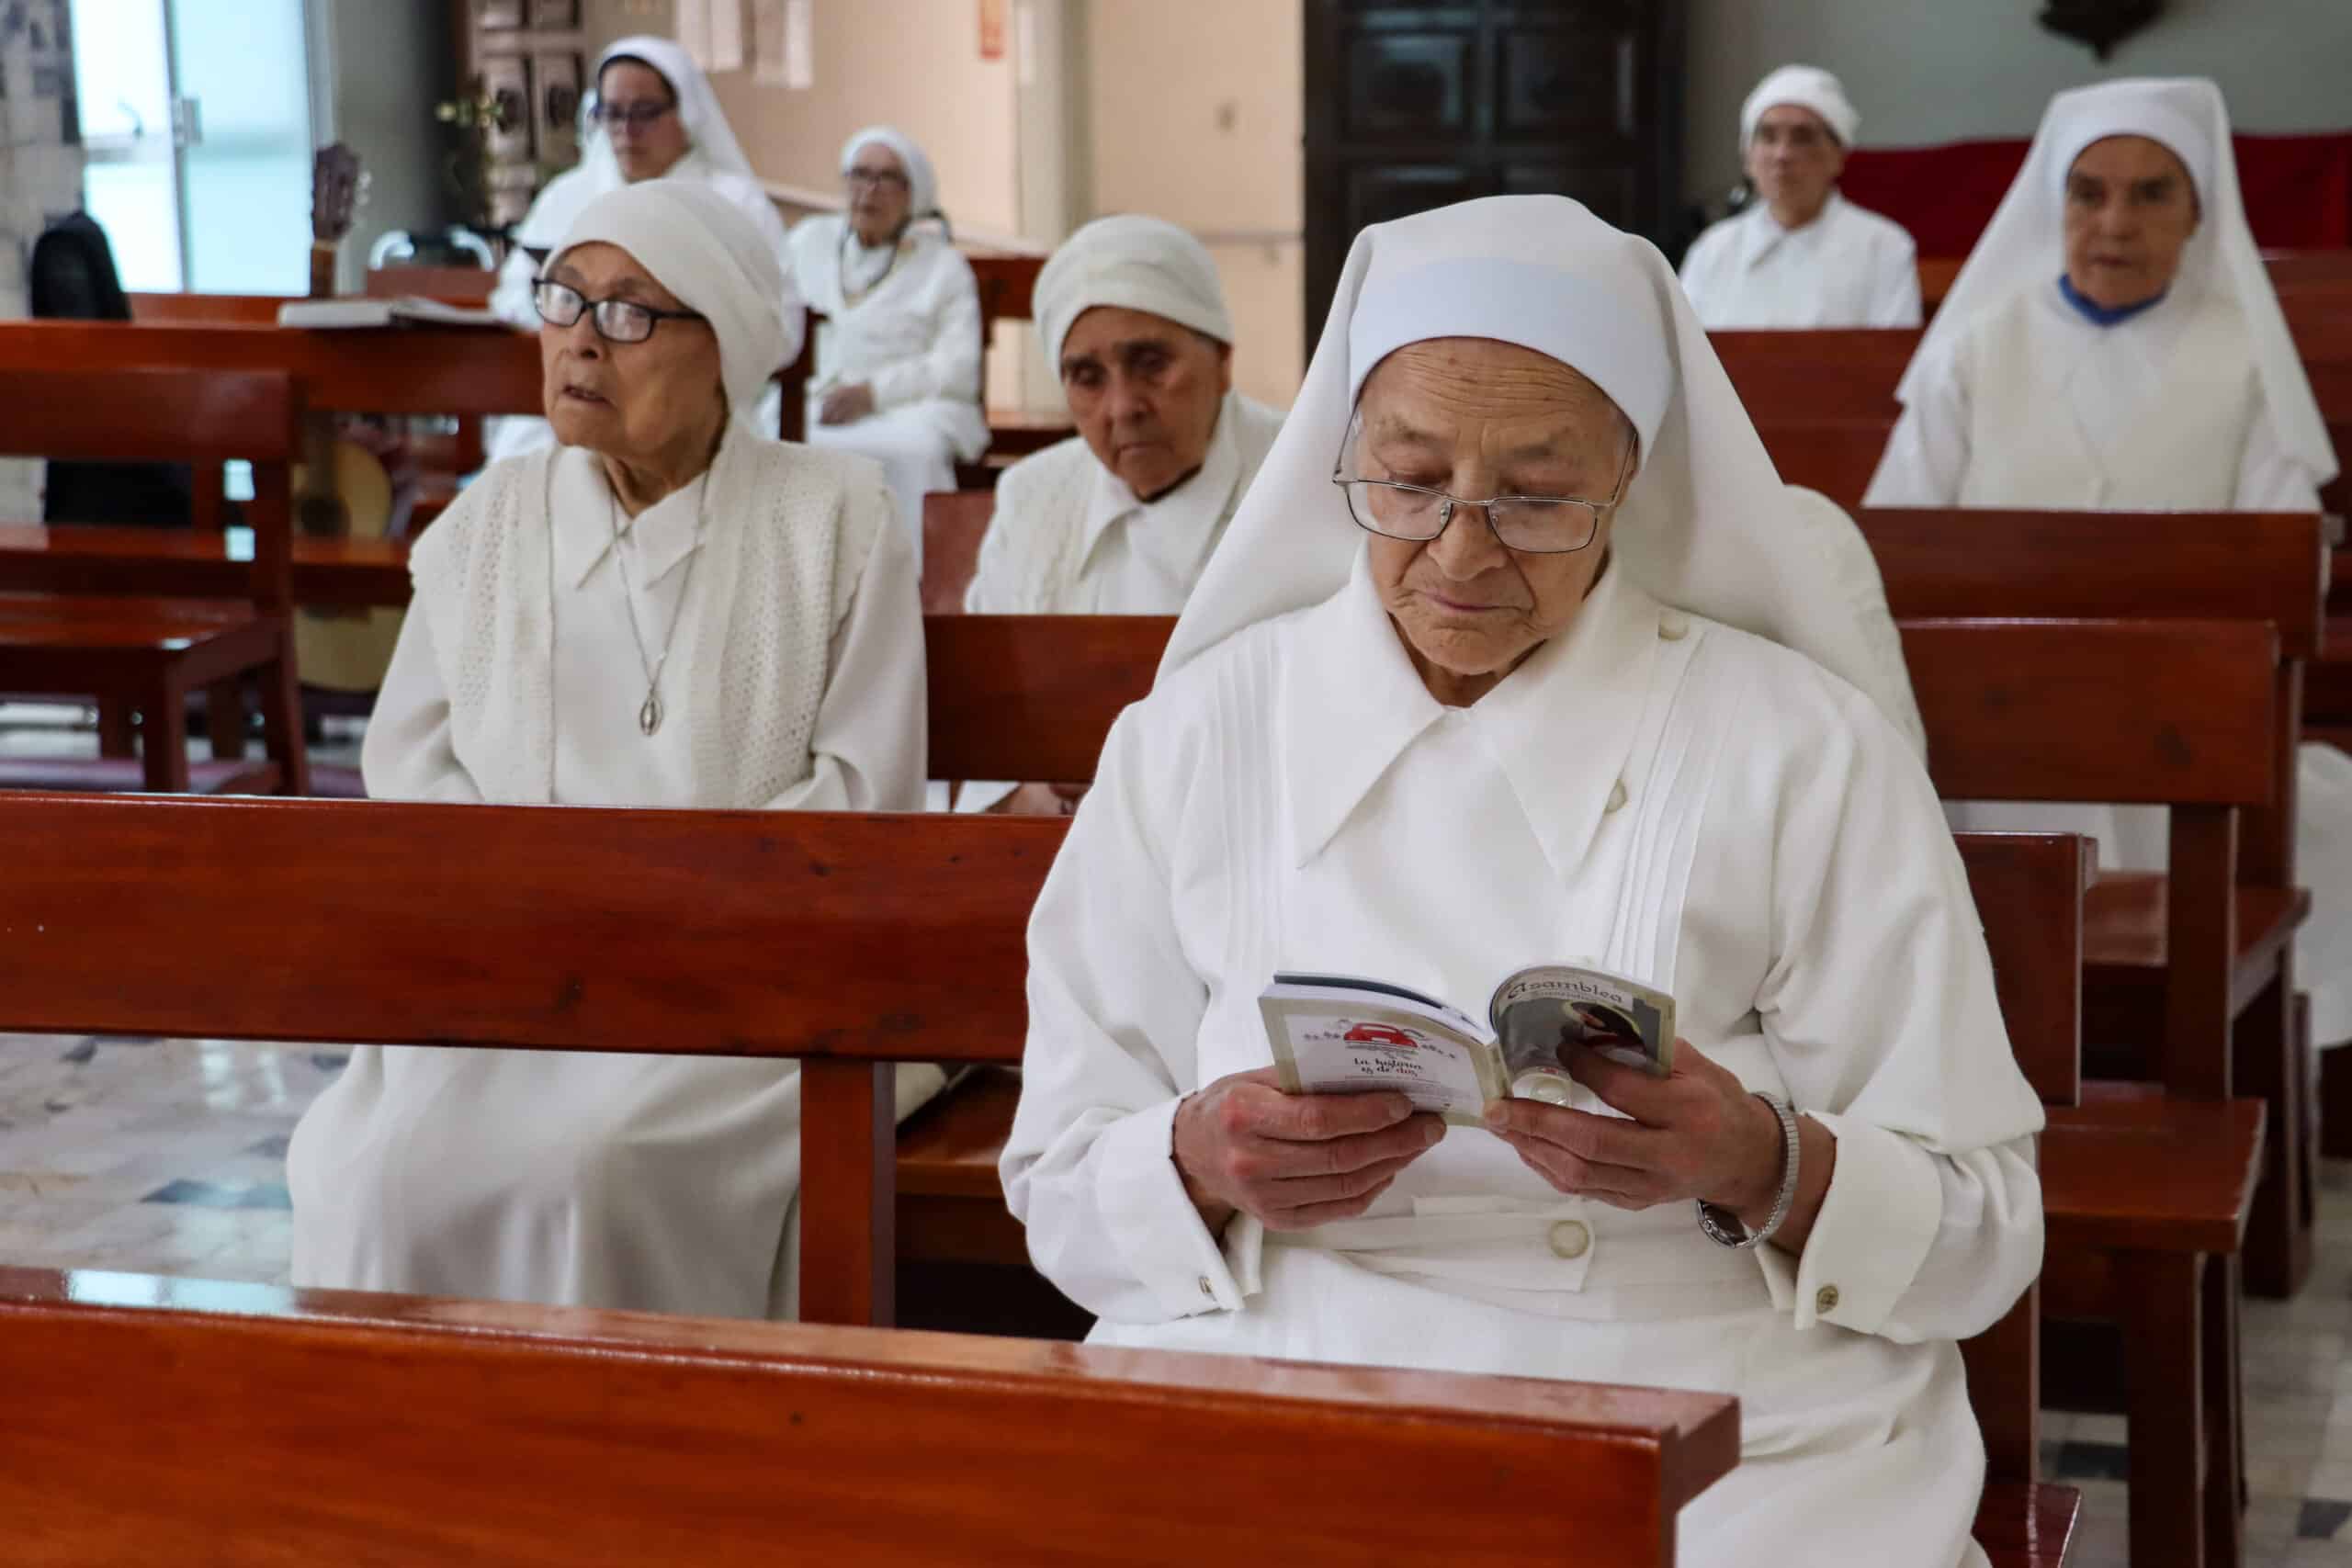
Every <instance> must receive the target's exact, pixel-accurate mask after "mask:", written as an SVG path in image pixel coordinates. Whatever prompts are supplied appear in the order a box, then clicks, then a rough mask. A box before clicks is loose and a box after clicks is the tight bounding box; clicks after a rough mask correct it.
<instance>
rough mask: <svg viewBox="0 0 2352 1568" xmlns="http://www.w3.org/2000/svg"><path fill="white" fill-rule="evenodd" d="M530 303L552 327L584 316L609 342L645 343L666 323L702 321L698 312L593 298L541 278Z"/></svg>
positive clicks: (705, 318)
mask: <svg viewBox="0 0 2352 1568" xmlns="http://www.w3.org/2000/svg"><path fill="white" fill-rule="evenodd" d="M531 303H532V305H533V306H535V307H536V308H537V310H538V312H539V320H541V321H545V322H546V323H547V324H548V325H549V326H551V327H569V326H572V325H575V324H576V323H577V322H578V321H579V320H580V318H581V317H582V315H586V316H587V317H588V319H589V320H590V321H592V322H593V323H594V326H595V328H596V335H597V336H598V337H600V338H603V339H604V340H605V342H606V343H643V342H644V341H645V340H646V339H647V338H650V337H651V336H652V335H653V329H654V328H655V327H656V326H658V325H660V324H661V323H662V322H663V321H706V320H707V319H708V318H707V317H706V316H704V315H703V313H702V312H701V311H699V310H655V309H654V308H653V307H652V306H650V305H640V304H639V303H638V302H637V301H636V300H634V299H589V298H588V297H587V296H586V295H585V294H582V293H581V292H580V290H578V289H577V288H572V287H571V285H570V284H568V283H558V282H556V281H555V280H554V279H553V278H549V277H542V278H540V279H539V280H538V281H537V283H535V284H533V285H532V286H531Z"/></svg>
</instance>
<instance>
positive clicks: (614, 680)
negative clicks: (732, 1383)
mask: <svg viewBox="0 0 2352 1568" xmlns="http://www.w3.org/2000/svg"><path fill="white" fill-rule="evenodd" d="M778 297H779V288H778V278H777V276H776V265H775V256H774V254H772V253H771V252H770V250H769V249H768V246H767V243H766V242H765V241H764V240H763V238H762V237H761V235H760V233H759V232H758V231H757V230H755V229H754V228H753V227H752V224H751V223H750V222H749V221H748V220H745V219H744V218H743V216H742V215H741V212H739V211H738V210H737V209H736V208H735V206H734V204H733V203H731V202H729V200H727V199H726V197H722V196H720V195H718V193H717V192H714V191H711V190H709V189H707V188H705V187H704V186H698V185H695V184H691V183H687V182H684V181H674V180H664V181H653V182H649V183H646V184H641V185H632V186H626V187H624V188H622V189H619V190H616V191H612V192H609V193H607V194H606V195H605V196H603V197H599V198H597V199H596V200H595V201H594V202H591V203H590V204H589V205H588V206H587V208H586V209H583V210H582V212H581V214H580V215H579V217H578V218H576V219H575V220H573V222H572V225H571V229H570V230H569V231H567V233H566V234H565V235H564V236H563V238H562V239H561V240H560V241H559V242H558V243H557V246H556V248H555V250H554V252H553V254H551V255H550V256H549V258H548V266H547V270H546V272H545V273H544V274H543V275H542V277H541V281H540V284H539V288H538V293H537V302H538V310H539V312H540V314H541V316H542V317H543V319H544V321H545V325H544V327H543V328H542V329H541V332H540V356H541V359H542V362H543V364H544V366H545V369H546V380H547V406H548V418H549V419H550V420H551V421H552V422H553V423H554V424H555V426H556V430H557V433H558V434H559V435H560V436H561V438H562V445H561V446H560V447H557V448H552V449H549V450H547V451H542V452H537V453H534V454H532V455H531V456H529V457H520V458H515V459H512V460H510V461H507V462H503V463H500V464H496V465H494V466H493V467H492V468H490V469H489V470H488V471H487V472H486V473H485V474H484V475H483V476H482V477H481V479H478V480H476V481H475V482H474V483H473V484H472V485H471V486H470V487H469V488H468V489H467V491H466V492H465V493H464V494H463V495H462V496H461V497H459V499H458V503H457V504H456V505H455V506H453V507H451V508H450V510H449V512H448V513H447V515H446V516H444V517H443V518H442V519H441V520H440V521H439V522H437V523H435V525H433V528H432V530H431V531H430V532H429V533H427V534H426V535H425V536H424V538H423V539H422V540H421V541H420V542H419V544H418V545H417V547H416V550H415V554H414V557H413V568H412V570H413V575H414V577H415V579H416V613H414V614H412V615H410V616H409V617H408V621H407V624H406V626H404V627H403V628H402V630H401V640H400V645H399V649H398V651H397V652H396V654H395V655H394V658H393V660H392V667H391V672H390V677H389V678H388V679H387V681H386V682H385V685H384V691H383V695H382V697H381V699H380V700H379V703H378V705H377V708H376V716H375V718H374V719H373V721H372V722H371V723H370V724H369V726H368V739H367V742H366V745H365V749H364V750H363V751H362V753H361V765H362V769H363V772H364V773H365V775H366V779H367V784H368V794H369V795H376V796H379V797H388V798H391V799H398V800H443V801H491V802H497V803H501V804H507V805H526V806H605V807H679V808H694V809H767V810H793V809H800V810H835V811H858V810H912V809H917V808H919V806H920V803H921V800H922V779H923V772H924V768H923V764H924V755H923V750H924V746H923V735H924V700H923V666H922V620H921V615H920V610H919V607H918V605H919V602H918V598H917V594H916V588H915V570H914V562H913V560H912V558H911V557H910V554H909V552H908V550H907V547H906V543H905V541H904V540H903V539H902V538H900V537H899V533H898V531H897V529H896V528H894V527H893V526H892V525H891V517H890V508H889V500H888V496H887V495H886V494H885V493H884V491H883V486H882V479H881V476H880V474H879V473H878V472H877V471H876V469H875V468H874V465H872V464H871V463H869V462H866V461H865V460H863V459H860V458H854V457H844V456H842V455H839V454H835V453H828V452H820V451H814V450H811V449H809V448H808V447H805V446H785V445H782V444H780V443H778V442H775V441H772V440H769V439H766V438H764V437H763V436H761V435H760V434H757V433H756V432H754V431H753V430H752V428H751V427H750V425H749V424H748V423H745V421H744V419H743V417H742V416H743V413H744V412H745V411H746V410H748V409H749V408H750V407H751V405H752V403H753V402H754V401H755V400H757V398H758V396H759V393H760V388H761V386H762V385H763V383H764V382H765V381H766V379H767V378H768V372H769V369H770V367H773V365H774V364H775V357H776V354H777V351H778V345H779V344H781V343H782V341H783V338H784V330H783V327H782V325H781V323H779V322H778V321H777V320H776V299H778ZM420 852H430V846H420ZM938 1083H939V1076H938V1073H937V1070H936V1069H935V1068H930V1067H922V1068H916V1069H913V1070H911V1071H907V1072H903V1073H902V1075H901V1077H900V1080H899V1089H900V1104H901V1109H902V1110H906V1109H911V1108H912V1105H913V1104H914V1103H916V1102H919V1101H920V1100H921V1099H922V1098H923V1097H924V1096H925V1095H927V1094H928V1093H929V1092H930V1091H932V1090H933V1089H936V1087H937V1085H938ZM799 1122H800V1090H799V1081H798V1072H797V1066H796V1065H795V1064H793V1063H790V1062H773V1061H760V1062H753V1061H744V1062H718V1061H709V1060H691V1059H685V1058H673V1057H663V1056H655V1055H556V1054H546V1053H530V1052H504V1051H460V1050H439V1049H413V1048H405V1047H402V1048H375V1047H369V1048H363V1049H361V1050H358V1051H356V1052H354V1053H353V1055H352V1058H351V1065H350V1066H349V1067H348V1068H346V1069H345V1073H344V1075H343V1077H341V1078H340V1079H339V1080H337V1082H336V1083H335V1084H334V1087H332V1088H331V1089H328V1090H327V1092H326V1093H325V1094H324V1095H322V1097H320V1099H319V1100H318V1101H317V1103H315V1104H314V1105H313V1106H312V1107H311V1110H310V1111H309V1113H308V1114H307V1115H305V1116H304V1117H303V1119H302V1122H301V1124H300V1126H299V1127H298V1128H297V1129H296V1131H295V1134H294V1142H293V1147H292V1149H291V1150H290V1151H289V1154H288V1178H289V1182H290V1185H291V1187H292V1189H293V1195H294V1279H295V1280H296V1282H297V1283H300V1284H306V1285H331V1286H345V1287H351V1288H356V1289H371V1290H392V1291H410V1292H424V1293H427V1294H442V1295H458V1296H483V1297H492V1298H499V1299H511V1300H521V1301H535V1302H546V1303H561V1304H574V1305H587V1306H599V1307H630V1308H642V1309H646V1310H650V1311H657V1312H674V1313H702V1314H719V1315H730V1316H747V1317H760V1316H770V1315H777V1314H789V1313H790V1311H791V1309H792V1306H793V1304H794V1283H795V1273H794V1259H795V1258H796V1256H797V1250H798V1249H797V1245H796V1241H797V1236H796V1235H795V1229H796V1220H797V1214H796V1205H795V1203H794V1195H795V1192H796V1190H797V1187H798V1184H799V1135H798V1134H799Z"/></svg>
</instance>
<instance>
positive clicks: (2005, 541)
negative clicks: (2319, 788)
mask: <svg viewBox="0 0 2352 1568" xmlns="http://www.w3.org/2000/svg"><path fill="white" fill-rule="evenodd" d="M1856 518H1857V522H1858V523H1859V525H1860V527H1861V530H1862V533H1863V536H1864V537H1865V538H1867V539H1868V540H1869V541H1870V544H1871V552H1872V554H1873V555H1874V556H1875V557H1876V558H1877V560H1878V564H1879V569H1880V572H1881V575H1882V576H1883V579H1884V581H1885V583H1886V592H1887V598H1888V602H1889V604H1891V605H1892V606H1893V608H1894V613H1895V615H1897V616H1898V617H1905V618H1923V617H1935V616H1970V615H2025V616H2052V617H2065V616H2138V617H2151V618H2162V619H2199V618H2203V617H2208V616H2217V617H2230V618H2235V619H2243V620H2250V621H2265V622H2268V623H2269V624H2270V625H2271V626H2273V627H2275V628H2276V629H2277V632H2278V650H2279V659H2278V665H2277V668H2276V669H2275V671H2273V674H2272V678H2271V705H2270V709H2269V711H2270V714H2271V718H2272V733H2271V737H2270V740H2269V744H2268V752H2269V756H2270V759H2271V767H2272V769H2273V773H2274V776H2275V777H2276V778H2277V779H2278V795H2277V798H2276V799H2275V800H2274V801H2272V802H2270V803H2268V804H2266V805H2259V806H2254V805H2250V806H2248V807H2246V808H2245V809H2244V810H2243V811H2241V813H2240V814H2239V825H2238V841H2237V855H2238V860H2237V876H2236V884H2237V886H2238V894H2237V899H2236V905H2235V908H2234V909H2233V911H2232V913H2233V919H2234V940H2235V942H2236V952H2235V955H2234V958H2233V964H2232V966H2231V969H2230V971H2229V977H2228V988H2229V1013H2228V1016H2229V1017H2230V1018H2232V1019H2233V1020H2234V1021H2235V1024H2236V1043H2235V1046H2234V1052H2233V1058H2232V1061H2233V1063H2234V1070H2235V1072H2236V1074H2237V1075H2238V1077H2237V1078H2236V1080H2234V1081H2235V1082H2236V1083H2237V1085H2238V1088H2239V1089H2240V1090H2241V1091H2242V1092H2246V1093H2250V1094H2255V1095H2258V1096H2260V1097H2261V1098H2262V1099H2263V1100H2266V1101H2267V1102H2268V1104H2269V1107H2270V1115H2269V1126H2270V1137H2269V1141H2268V1145H2267V1161H2268V1168H2267V1171H2266V1173H2265V1176H2264V1179H2263V1187H2262V1190H2261V1192H2260V1194H2259V1196H2258V1198H2257V1201H2256V1213H2255V1217H2254V1221H2253V1231H2252V1235H2251V1236H2250V1238H2249V1242H2248V1247H2247V1258H2246V1271H2247V1276H2248V1281H2249V1283H2250V1284H2251V1285H2252V1286H2253V1287H2254V1288H2255V1289H2256V1290H2257V1291H2258V1292H2260V1293H2263V1294H2266V1295H2284V1294H2289V1293H2291V1292H2292V1291H2293V1290H2294V1289H2296V1288H2297V1287H2298V1286H2299V1284H2300V1283H2301V1280H2302V1279H2303V1278H2304V1276H2305V1275H2306V1274H2307V1273H2308V1271H2309V1269H2310V1259H2311V1253H2312V1235H2313V1234H2314V1227H2315V1225H2316V1223H2317V1201H2318V1194H2317V1182H2316V1157H2317V1156H2316V1147H2317V1140H2318V1122H2319V1118H2318V1117H2317V1116H2316V1114H2315V1113H2314V1110H2313V1108H2312V1106H2311V1105H2310V1104H2309V1098H2310V1097H2309V1093H2308V1081H2309V1066H2310V1062H2309V1057H2310V1044H2311V1043H2310V1041H2309V1040H2308V1038H2307V1034H2308V1031H2307V1029H2306V1028H2305V1027H2304V1026H2303V1023H2302V1021H2301V1018H2300V1016H2299V1015H2298V1012H2297V1010H2296V1007H2295V1000H2294V998H2295V986H2294V976H2293V971H2292V959H2293V952H2292V946H2291V939H2292V936H2293V933H2294V930H2295V927H2296V925H2297V924H2298V923H2300V921H2301V919H2302V918H2303V915H2304V913H2305V912H2306V910H2307V909H2308V907H2309V900H2308V897H2306V896H2305V895H2304V894H2302V893H2301V891H2300V890H2299V888H2298V886H2297V877H2296V874H2295V863H2294V850H2295V791H2294V782H2295V773H2296V750H2297V746H2298V742H2299V739H2300V730H2299V728H2298V725H2297V722H2296V719H2297V714H2298V712H2299V709H2300V706H2301V697H2300V694H2301V681H2302V678H2303V672H2304V670H2305V668H2306V666H2307V665H2308V664H2309V663H2310V661H2312V660H2314V659H2316V658H2317V657H2318V656H2319V654H2320V653H2321V651H2322V632H2323V620H2322V615H2321V610H2320V606H2319V594H2320V570H2319V566H2318V562H2317V558H2318V554H2319V524H2318V521H2317V520H2316V519H2315V518H2313V517H2312V516H2311V515H2310V514H2308V513H2016V512H1993V511H1864V512H1860V513H1857V514H1856ZM2165 890H2166V884H2165V879H2164V878H2162V877H2160V876H2154V875H2151V874H2112V875H2109V876H2108V877H2105V878H2103V879H2102V880H2101V882H2100V883H2099V885H2098V886H2096V887H2095V888H2094V889H2093V890H2092V893H2091V897H2090V927H2089V938H2088V953H2089V960H2090V969H2089V973H2088V981H2089V987H2090V1008H2091V1025H2090V1031H2089V1033H2090V1039H2091V1042H2092V1044H2093V1045H2094V1047H2098V1048H2100V1055H2101V1056H2102V1073H2103V1075H2104V1076H2106V1077H2150V1076H2154V1070H2153V1068H2152V1067H2151V1066H2150V1065H2149V1064H2148V1062H2147V1059H2146V1057H2145V1055H2144V1053H2141V1054H2139V1055H2137V1057H2136V1059H2135V1056H2134V1054H2132V1053H2130V1052H2119V1050H2118V1047H2120V1046H2127V1045H2131V1044H2135V1043H2137V1044H2143V1045H2144V1044H2145V1043H2151V1042H2154V1041H2155V1040H2158V1039H2160V1038H2163V1037H2164V1034H2165V1028H2166V1023H2165V1010H2166V1007H2167V998H2166V994H2165V989H2166V987H2167V986H2169V985H2170V984H2171V978H2170V976H2171V970H2170V966H2169V965H2168V964H2166V963H2165V953H2166V952H2167V951H2168V940H2177V939H2168V938H2167V935H2166V932H2165ZM2170 950H2171V951H2178V949H2177V948H2171V949H2170ZM2232 1061H2225V1062H2223V1063H2222V1064H2219V1065H2220V1066H2224V1067H2228V1066H2232ZM2232 1082H2233V1080H2232V1079H2230V1078H2221V1079H2214V1080H2208V1081H2207V1082H2206V1083H2205V1084H2204V1085H2203V1086H2202V1089H2200V1092H2205V1093H2211V1094H2226V1093H2227V1092H2229V1089H2230V1086H2231V1084H2232Z"/></svg>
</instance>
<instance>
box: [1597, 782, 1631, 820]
mask: <svg viewBox="0 0 2352 1568" xmlns="http://www.w3.org/2000/svg"><path fill="white" fill-rule="evenodd" d="M1625 798H1626V796H1625V781H1624V780H1623V779H1619V780H1618V781H1617V782H1616V783H1615V784H1611V785H1610V786H1609V804H1608V805H1606V806H1604V807H1601V808H1600V809H1601V810H1602V811H1603V812H1611V811H1615V810H1617V809H1618V808H1619V807H1623V805H1624V804H1625Z"/></svg>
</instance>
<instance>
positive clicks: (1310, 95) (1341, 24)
mask: <svg viewBox="0 0 2352 1568" xmlns="http://www.w3.org/2000/svg"><path fill="white" fill-rule="evenodd" d="M1682 13H1683V7H1682V0H1542V3H1534V0H1454V3H1453V4H1445V5H1431V4H1423V5H1406V4H1391V3H1388V0H1307V8H1306V322H1307V348H1308V351H1309V353H1312V352H1313V349H1314V345H1315V339H1316V337H1317V334H1319V333H1321V331H1322V326H1323V318H1324V316H1325V314H1326V313H1327V312H1328V311H1329V309H1330V302H1331V295H1332V292H1333V290H1334V289H1335V288H1336V287H1337V286H1338V283H1339V276H1340V268H1341V266H1343V265H1345V263H1346V261H1347V254H1348V246H1349V245H1350V244H1351V243H1352V242H1353V241H1354V239H1355V235H1356V231H1358V230H1359V229H1361V228H1363V226H1364V225H1365V224H1367V223H1379V222H1384V221H1386V220H1389V219H1393V218H1402V217H1404V216H1406V215H1407V214H1408V213H1413V212H1419V211H1423V210H1426V209H1429V208H1432V207H1439V206H1442V205H1444V204H1446V203H1448V202H1454V201H1463V200H1466V199H1468V198H1470V197H1480V196H1496V195H1517V194H1521V193H1527V192H1544V191H1553V192H1558V193H1560V194H1562V195H1566V196H1572V197H1576V198H1577V200H1579V201H1581V202H1583V203H1584V204H1585V205H1586V206H1588V207H1589V208H1591V209H1593V211H1595V212H1596V213H1598V214H1600V216H1601V217H1602V218H1605V219H1607V220H1609V221H1610V222H1611V223H1615V224H1617V225H1619V226H1620V227H1622V228H1625V229H1630V230H1633V231H1635V232H1636V233H1641V234H1646V235H1648V236H1649V237H1650V238H1651V239H1653V240H1656V241H1658V242H1660V243H1664V242H1665V240H1666V239H1667V237H1668V231H1669V229H1670V227H1671V224H1672V220H1673V214H1674V211H1675V209H1676V205H1677V202H1678V199H1679V186H1680V171H1681V162H1682V146H1681V130H1682V36H1683V17H1682Z"/></svg>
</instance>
